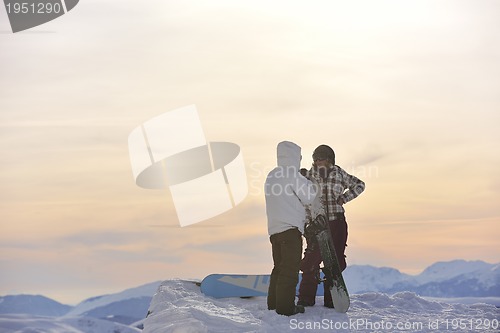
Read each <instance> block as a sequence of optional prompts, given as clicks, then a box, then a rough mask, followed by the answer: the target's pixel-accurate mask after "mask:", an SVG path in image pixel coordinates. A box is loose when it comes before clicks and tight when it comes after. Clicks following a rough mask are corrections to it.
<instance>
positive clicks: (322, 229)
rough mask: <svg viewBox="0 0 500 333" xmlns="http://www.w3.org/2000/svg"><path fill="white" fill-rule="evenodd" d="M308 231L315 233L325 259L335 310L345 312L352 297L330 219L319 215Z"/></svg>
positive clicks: (322, 256) (327, 279) (325, 273)
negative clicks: (346, 283)
mask: <svg viewBox="0 0 500 333" xmlns="http://www.w3.org/2000/svg"><path fill="white" fill-rule="evenodd" d="M307 228H308V231H307V232H308V233H311V234H313V235H315V237H316V239H317V241H318V245H319V250H320V253H321V258H322V259H323V265H324V267H323V273H324V275H325V278H324V279H325V280H326V281H328V282H329V285H330V286H331V287H329V289H330V293H331V295H332V301H333V306H334V308H335V311H337V312H341V313H345V312H347V310H348V309H349V306H350V303H351V302H350V299H349V293H348V291H347V287H346V285H345V281H344V278H343V276H342V271H341V269H340V265H339V262H338V259H337V254H336V252H335V247H334V246H333V240H332V237H331V234H330V230H329V229H328V221H327V220H326V218H325V217H324V216H323V215H318V216H317V217H316V219H315V220H314V221H313V222H311V223H310V224H309V225H308V226H307Z"/></svg>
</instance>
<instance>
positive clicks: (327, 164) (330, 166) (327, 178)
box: [297, 145, 365, 308]
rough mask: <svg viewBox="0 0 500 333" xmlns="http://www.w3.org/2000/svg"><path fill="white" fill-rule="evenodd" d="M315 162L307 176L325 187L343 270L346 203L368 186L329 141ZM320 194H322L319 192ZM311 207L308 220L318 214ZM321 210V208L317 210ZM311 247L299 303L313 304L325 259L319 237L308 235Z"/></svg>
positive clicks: (325, 208) (329, 302)
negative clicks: (343, 164)
mask: <svg viewBox="0 0 500 333" xmlns="http://www.w3.org/2000/svg"><path fill="white" fill-rule="evenodd" d="M313 161H314V162H313V165H312V168H311V169H310V170H309V171H306V170H305V169H303V170H302V172H304V173H305V176H306V178H308V179H311V180H313V181H316V182H317V183H318V184H319V185H320V187H321V189H322V191H321V199H320V200H321V203H322V205H320V206H321V209H322V213H324V214H325V216H326V217H327V219H328V226H329V229H330V233H331V235H332V239H333V243H334V247H335V252H336V253H337V259H338V262H339V265H340V269H341V270H342V271H343V270H344V269H345V268H346V267H347V263H346V260H345V254H344V253H345V248H346V246H347V222H346V219H345V215H344V213H345V210H344V207H343V206H344V204H345V203H347V202H349V201H351V200H352V199H354V198H356V197H357V196H358V195H360V194H361V193H362V192H363V191H364V190H365V183H364V182H363V181H361V180H360V179H358V178H357V177H355V176H352V175H350V174H348V173H347V172H346V171H345V170H344V169H342V168H341V167H339V166H338V165H335V152H334V151H333V149H332V148H330V147H329V146H327V145H320V146H318V147H317V148H316V149H315V150H314V153H313ZM318 197H319V195H318ZM311 208H313V207H309V209H308V210H307V213H308V220H310V219H311V218H314V217H315V216H316V215H314V216H311V214H314V212H312V211H311V210H312V209H311ZM316 213H317V212H316ZM305 237H306V241H307V248H306V250H305V252H304V257H303V259H302V261H301V266H300V269H301V270H302V281H301V283H300V286H299V301H298V302H297V304H298V305H302V306H313V305H314V304H315V300H316V291H317V288H318V277H319V265H320V263H321V262H322V258H321V253H320V251H319V246H318V244H317V240H316V238H315V237H308V235H307V233H306V235H305ZM324 288H325V293H324V295H325V296H324V305H325V306H326V307H330V308H332V307H333V302H332V297H331V294H330V293H329V292H328V290H329V289H328V288H329V285H328V283H327V282H325V283H324Z"/></svg>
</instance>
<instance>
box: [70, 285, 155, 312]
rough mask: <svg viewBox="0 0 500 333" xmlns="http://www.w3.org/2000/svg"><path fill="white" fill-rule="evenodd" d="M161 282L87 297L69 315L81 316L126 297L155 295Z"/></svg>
mask: <svg viewBox="0 0 500 333" xmlns="http://www.w3.org/2000/svg"><path fill="white" fill-rule="evenodd" d="M160 283H161V282H160V281H158V282H152V283H148V284H145V285H143V286H139V287H136V288H131V289H127V290H124V291H122V292H119V293H116V294H112V295H105V296H99V297H93V298H90V299H87V300H85V301H83V302H81V303H80V304H78V305H77V306H75V307H74V308H73V309H72V310H71V311H69V312H68V314H67V316H70V317H74V316H81V315H83V314H85V313H86V312H88V311H90V310H93V309H95V308H99V307H103V306H106V305H109V304H111V303H114V302H119V301H122V300H126V299H131V298H139V297H151V295H153V294H154V293H155V291H156V290H157V289H158V286H159V285H160Z"/></svg>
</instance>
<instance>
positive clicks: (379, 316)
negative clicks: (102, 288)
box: [143, 280, 500, 333]
mask: <svg viewBox="0 0 500 333" xmlns="http://www.w3.org/2000/svg"><path fill="white" fill-rule="evenodd" d="M322 301H323V300H322V297H318V298H317V305H316V306H314V307H311V308H306V313H304V314H298V315H295V316H292V317H286V316H280V315H278V314H276V313H275V312H274V311H269V310H267V305H266V298H265V297H255V298H251V299H240V298H227V299H213V298H209V297H206V296H204V295H203V294H202V293H201V292H200V289H199V287H198V286H196V285H195V284H194V283H191V282H187V281H182V280H167V281H164V282H163V283H162V284H161V285H160V287H159V288H158V292H157V293H156V294H155V296H154V297H153V300H152V302H151V305H150V308H149V311H150V312H151V313H150V315H149V316H148V317H147V318H146V319H145V320H144V331H143V332H144V333H204V332H214V333H223V332H228V333H229V332H231V333H239V332H269V333H271V332H272V333H274V332H325V331H335V332H446V331H450V332H499V329H500V328H499V326H498V325H499V323H498V320H500V309H498V308H496V307H495V306H493V305H488V304H472V305H465V304H447V303H441V302H437V301H430V300H425V299H423V298H421V297H418V296H417V295H416V294H414V293H410V292H400V293H396V294H394V295H391V296H389V295H387V294H384V293H379V292H371V293H365V294H359V295H352V296H351V308H350V310H349V311H348V312H347V313H346V314H339V313H336V312H335V311H333V310H331V309H328V308H325V307H323V306H321V304H322Z"/></svg>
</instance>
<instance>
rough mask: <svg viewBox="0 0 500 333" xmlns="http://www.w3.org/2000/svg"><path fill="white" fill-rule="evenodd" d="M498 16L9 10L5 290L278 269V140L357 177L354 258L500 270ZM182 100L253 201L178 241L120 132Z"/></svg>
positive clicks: (242, 9)
mask: <svg viewBox="0 0 500 333" xmlns="http://www.w3.org/2000/svg"><path fill="white" fill-rule="evenodd" d="M498 17H500V2H498V1H494V0H483V1H476V0H456V1H452V0H441V1H435V0H414V1H410V0H408V1H397V0H393V1H368V0H367V1H331V0H328V1H326V0H325V1H318V0H312V1H298V0H287V1H284V0H280V1H276V0H272V1H269V0H268V1H262V0H252V1H247V0H240V1H234V0H233V1H231V0H225V1H219V0H215V1H202V0H200V1H191V0H187V1H171V0H151V1H131V0H122V1H111V0H82V1H80V3H79V4H78V5H77V6H76V7H75V8H74V9H73V10H72V11H70V12H69V13H67V14H65V15H63V16H62V17H60V18H58V19H56V20H54V21H51V22H49V23H47V24H44V25H41V26H38V27H35V28H32V29H30V30H27V31H25V32H19V33H15V34H13V33H12V32H11V28H10V25H9V21H8V18H7V14H6V10H5V7H3V6H2V7H0V154H1V155H0V156H1V161H0V189H1V191H0V198H1V200H0V216H1V217H0V295H7V294H20V293H26V294H43V295H45V296H48V297H52V298H54V299H56V300H58V301H60V302H63V303H67V304H76V303H78V302H79V301H81V300H83V299H85V298H87V297H91V296H96V295H100V294H104V293H112V292H118V291H121V290H123V289H126V288H129V287H134V286H137V285H140V284H144V283H148V282H153V281H158V280H163V279H169V278H176V277H178V278H197V279H201V278H203V277H204V276H205V275H207V274H210V273H223V272H225V273H269V272H270V270H271V268H272V260H271V247H270V243H269V240H268V235H267V224H266V223H267V221H266V216H265V202H264V194H263V183H264V180H265V177H266V175H267V172H269V171H270V170H271V169H272V168H273V167H274V166H275V163H276V156H275V155H276V154H275V151H276V144H277V143H278V142H280V141H282V140H290V141H294V142H296V143H297V144H299V145H300V146H301V147H302V155H303V160H302V166H303V167H307V168H309V167H310V165H311V163H312V160H311V154H312V151H313V150H314V148H315V147H316V146H318V145H319V144H328V145H330V146H331V147H332V148H333V149H334V150H335V152H336V155H337V164H339V165H340V166H341V167H343V168H344V169H345V170H346V171H348V172H349V173H351V174H354V175H356V176H358V177H359V178H361V179H362V180H364V181H365V183H366V191H365V192H364V193H363V194H362V195H361V196H359V197H358V198H357V199H355V200H354V201H352V202H350V203H348V204H346V205H345V208H346V211H347V212H346V217H347V221H348V223H349V240H348V245H349V246H348V248H347V256H348V257H347V261H348V264H350V265H352V264H370V265H375V266H390V267H394V268H397V269H399V270H401V271H402V272H405V273H410V274H418V273H420V272H421V271H422V270H423V269H424V268H425V267H426V266H428V265H430V264H432V263H434V262H436V261H446V260H453V259H467V260H484V261H487V262H490V263H498V262H500V243H499V241H498V240H499V239H500V208H499V207H500V206H499V202H500V173H499V172H498V169H499V165H500V153H499V148H498V143H499V142H500V128H499V125H500V20H498ZM191 104H195V105H196V106H197V109H198V113H199V116H200V119H201V123H202V126H203V129H204V131H205V135H206V138H207V139H208V140H209V141H227V142H233V143H236V144H238V145H239V146H240V148H241V151H242V154H243V158H244V161H245V166H246V172H247V179H248V185H249V194H248V196H247V198H246V199H245V200H244V201H243V202H242V203H241V204H239V205H238V206H237V207H236V208H234V209H232V210H230V211H228V212H226V213H224V214H222V215H219V216H217V217H214V218H212V219H210V220H208V221H205V222H202V223H199V224H196V225H192V226H189V227H184V228H181V227H180V226H179V222H178V220H177V216H176V212H175V208H174V206H173V202H172V197H171V195H170V193H169V191H168V190H147V189H142V188H140V187H138V186H136V185H135V183H134V179H133V176H132V170H131V165H130V160H129V153H128V146H127V144H128V143H127V139H128V135H129V133H130V132H131V131H132V130H133V129H134V128H136V127H137V126H139V125H140V124H142V123H144V122H145V121H147V120H148V119H151V118H152V117H155V116H157V115H160V114H162V113H164V112H167V111H170V110H173V109H177V108H179V107H183V106H186V105H191ZM179 140H182V137H180V138H179ZM207 200H210V198H207ZM193 209H196V207H193Z"/></svg>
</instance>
